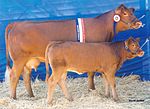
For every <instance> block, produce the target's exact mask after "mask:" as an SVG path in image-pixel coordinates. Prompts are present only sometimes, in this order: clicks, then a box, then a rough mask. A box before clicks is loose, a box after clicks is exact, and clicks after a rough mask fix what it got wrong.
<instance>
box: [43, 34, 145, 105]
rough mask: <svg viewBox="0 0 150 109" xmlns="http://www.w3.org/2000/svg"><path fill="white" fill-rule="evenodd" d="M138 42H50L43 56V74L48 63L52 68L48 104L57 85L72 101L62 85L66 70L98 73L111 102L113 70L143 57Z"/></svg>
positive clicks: (115, 94) (113, 79) (113, 89)
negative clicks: (44, 61) (126, 61)
mask: <svg viewBox="0 0 150 109" xmlns="http://www.w3.org/2000/svg"><path fill="white" fill-rule="evenodd" d="M138 42H139V39H138V38H137V39H134V38H132V37H130V38H129V39H128V40H126V41H122V42H114V43H109V42H102V43H78V42H53V43H50V44H49V45H48V46H47V49H46V53H45V59H46V71H47V73H48V71H49V69H48V63H49V64H50V65H51V68H52V75H51V77H50V78H49V79H48V102H49V103H51V101H52V95H53V92H54V89H55V87H56V85H57V84H58V85H59V86H60V87H61V89H62V91H63V93H64V95H65V97H66V98H67V99H69V100H72V99H71V96H70V95H69V94H68V91H67V87H66V83H65V79H66V74H67V73H66V72H67V71H75V72H77V73H84V72H101V73H102V74H103V76H104V82H105V95H106V96H109V86H110V87H111V90H112V95H113V99H114V100H115V101H116V100H118V96H117V93H116V89H115V73H116V70H118V69H119V68H120V66H121V65H122V64H123V62H124V61H125V60H127V59H131V58H134V57H136V56H143V55H144V52H143V51H142V50H141V49H140V46H139V43H138Z"/></svg>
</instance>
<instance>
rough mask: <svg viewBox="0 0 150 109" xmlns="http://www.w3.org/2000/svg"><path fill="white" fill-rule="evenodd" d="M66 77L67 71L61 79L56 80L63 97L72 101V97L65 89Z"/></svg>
mask: <svg viewBox="0 0 150 109" xmlns="http://www.w3.org/2000/svg"><path fill="white" fill-rule="evenodd" d="M66 77H67V73H66V72H65V73H64V74H63V75H62V77H61V80H60V81H59V82H58V85H59V86H60V87H61V89H62V91H63V93H64V95H65V97H66V98H67V99H68V100H69V101H73V99H72V97H71V96H70V94H69V92H68V90H67V84H66V81H65V80H66Z"/></svg>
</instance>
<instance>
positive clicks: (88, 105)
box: [0, 76, 150, 109]
mask: <svg viewBox="0 0 150 109" xmlns="http://www.w3.org/2000/svg"><path fill="white" fill-rule="evenodd" d="M116 83H117V84H116V85H117V92H118V96H119V99H120V101H119V102H114V101H113V100H112V98H105V97H104V86H103V83H102V78H99V77H95V84H96V91H92V92H88V90H87V89H88V88H87V78H76V79H67V85H68V90H69V92H70V93H71V95H72V96H73V99H74V101H72V102H69V101H68V100H67V99H65V97H64V95H63V93H62V91H61V90H60V88H59V87H57V88H56V90H55V93H54V96H53V98H54V99H53V105H51V106H50V105H47V102H46V95H47V85H46V84H45V82H43V81H40V80H36V81H35V82H33V83H32V87H33V91H34V95H35V97H33V98H30V97H29V96H28V94H27V92H26V90H25V88H24V84H23V81H21V80H20V81H19V84H18V87H17V98H18V99H17V100H12V99H10V98H9V88H8V85H6V83H5V82H3V83H0V109H150V82H141V81H139V80H138V76H128V77H123V78H118V77H116Z"/></svg>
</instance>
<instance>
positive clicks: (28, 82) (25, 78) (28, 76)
mask: <svg viewBox="0 0 150 109" xmlns="http://www.w3.org/2000/svg"><path fill="white" fill-rule="evenodd" d="M22 76H23V81H24V84H25V88H26V90H27V92H28V94H29V96H30V97H34V95H33V91H32V87H31V70H30V69H28V68H27V67H26V66H25V67H24V71H23V74H22Z"/></svg>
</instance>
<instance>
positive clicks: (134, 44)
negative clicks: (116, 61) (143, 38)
mask: <svg viewBox="0 0 150 109" xmlns="http://www.w3.org/2000/svg"><path fill="white" fill-rule="evenodd" d="M139 41H140V38H133V37H130V38H129V39H127V40H126V41H125V47H126V49H128V50H129V51H130V52H131V53H132V54H133V55H135V56H139V57H142V56H143V55H144V51H143V50H142V49H141V48H140V45H139Z"/></svg>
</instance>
